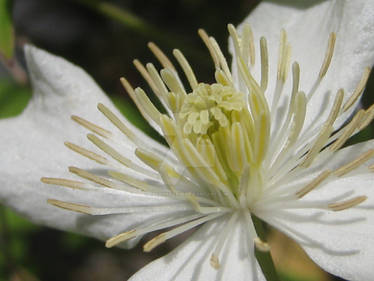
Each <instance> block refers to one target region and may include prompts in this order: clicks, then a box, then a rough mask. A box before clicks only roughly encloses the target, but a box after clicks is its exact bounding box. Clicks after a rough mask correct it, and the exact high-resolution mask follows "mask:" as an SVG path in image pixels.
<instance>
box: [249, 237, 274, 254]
mask: <svg viewBox="0 0 374 281" xmlns="http://www.w3.org/2000/svg"><path fill="white" fill-rule="evenodd" d="M253 242H254V243H255V246H256V249H257V250H259V251H261V252H269V251H270V245H269V244H268V243H266V242H264V241H262V240H261V239H260V237H256V238H255V239H253Z"/></svg>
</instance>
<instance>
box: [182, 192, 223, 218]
mask: <svg viewBox="0 0 374 281" xmlns="http://www.w3.org/2000/svg"><path fill="white" fill-rule="evenodd" d="M185 197H186V199H187V200H188V201H189V202H190V203H191V205H192V207H193V208H194V210H195V211H196V212H198V213H201V214H205V215H207V214H212V213H223V212H229V211H230V208H225V207H216V206H214V207H202V206H201V205H200V203H199V201H198V198H197V197H196V196H195V195H194V194H192V193H188V194H186V195H185Z"/></svg>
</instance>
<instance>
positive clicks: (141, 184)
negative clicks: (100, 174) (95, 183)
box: [108, 171, 152, 191]
mask: <svg viewBox="0 0 374 281" xmlns="http://www.w3.org/2000/svg"><path fill="white" fill-rule="evenodd" d="M108 174H109V175H110V176H111V177H112V178H114V179H116V180H119V181H121V182H123V183H126V184H128V185H131V186H133V187H135V188H137V189H140V190H142V191H149V190H150V188H152V186H150V185H149V184H148V183H147V182H145V181H144V180H138V179H136V178H135V177H132V176H130V175H126V174H124V173H120V172H117V171H108Z"/></svg>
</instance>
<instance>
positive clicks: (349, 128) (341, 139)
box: [329, 109, 365, 151]
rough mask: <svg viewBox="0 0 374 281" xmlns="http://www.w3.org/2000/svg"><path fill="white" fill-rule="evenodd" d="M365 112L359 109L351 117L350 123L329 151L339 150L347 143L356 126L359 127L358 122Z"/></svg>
mask: <svg viewBox="0 0 374 281" xmlns="http://www.w3.org/2000/svg"><path fill="white" fill-rule="evenodd" d="M364 112H365V110H363V109H361V110H360V111H359V112H357V114H356V115H355V116H354V117H353V119H352V121H351V122H350V123H349V124H348V125H347V126H346V127H345V128H344V129H342V130H344V131H343V133H342V135H341V136H340V137H339V138H338V139H337V140H336V141H335V142H334V143H333V144H332V145H331V146H330V147H329V149H330V150H331V151H337V150H338V149H340V148H341V147H342V146H343V145H344V143H345V142H346V141H347V139H348V138H350V137H351V136H352V134H353V133H354V131H355V130H356V128H357V127H358V126H360V122H361V121H362V119H363V118H362V117H363V116H364Z"/></svg>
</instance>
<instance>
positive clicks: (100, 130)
mask: <svg viewBox="0 0 374 281" xmlns="http://www.w3.org/2000/svg"><path fill="white" fill-rule="evenodd" d="M71 119H72V120H74V121H75V122H77V123H78V124H79V125H81V126H83V127H85V128H86V129H88V130H90V131H91V132H93V133H96V134H98V135H100V136H102V137H104V138H110V137H111V136H112V133H111V132H110V131H108V130H105V129H103V128H101V127H99V126H97V125H95V124H93V123H91V122H89V121H87V120H85V119H83V118H81V117H78V116H75V115H72V116H71Z"/></svg>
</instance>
